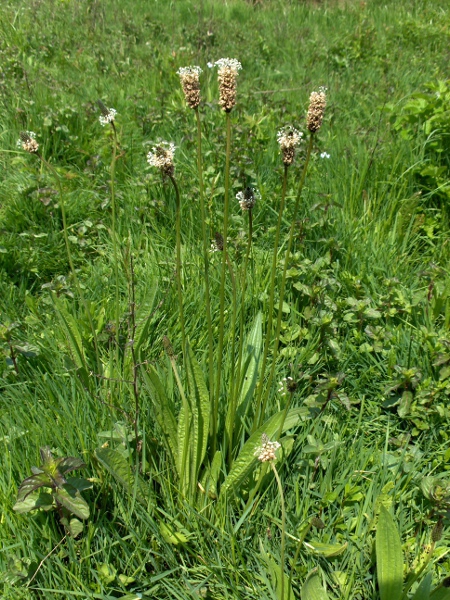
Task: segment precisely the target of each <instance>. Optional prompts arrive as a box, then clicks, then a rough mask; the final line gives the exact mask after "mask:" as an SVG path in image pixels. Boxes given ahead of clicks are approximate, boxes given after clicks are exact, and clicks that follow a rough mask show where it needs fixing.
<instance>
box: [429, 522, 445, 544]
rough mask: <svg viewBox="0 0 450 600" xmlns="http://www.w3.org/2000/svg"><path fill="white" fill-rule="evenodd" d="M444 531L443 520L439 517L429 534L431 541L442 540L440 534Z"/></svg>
mask: <svg viewBox="0 0 450 600" xmlns="http://www.w3.org/2000/svg"><path fill="white" fill-rule="evenodd" d="M443 531H444V519H443V518H442V517H439V519H438V522H437V523H436V525H435V526H434V527H433V531H432V532H431V541H432V542H438V541H439V540H440V539H441V538H442V532H443Z"/></svg>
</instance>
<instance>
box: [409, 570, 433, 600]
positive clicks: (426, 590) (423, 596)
mask: <svg viewBox="0 0 450 600" xmlns="http://www.w3.org/2000/svg"><path fill="white" fill-rule="evenodd" d="M431 580H432V576H431V573H428V574H427V575H426V576H425V577H424V578H423V579H422V581H421V583H420V585H419V587H418V588H417V590H416V592H415V594H414V596H413V597H412V598H411V600H430V593H431Z"/></svg>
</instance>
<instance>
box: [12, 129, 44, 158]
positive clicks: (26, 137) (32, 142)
mask: <svg viewBox="0 0 450 600" xmlns="http://www.w3.org/2000/svg"><path fill="white" fill-rule="evenodd" d="M17 147H18V148H22V150H25V152H29V153H30V154H35V153H36V152H37V151H38V149H39V144H38V143H37V141H36V134H35V133H34V131H21V132H20V137H19V139H18V140H17Z"/></svg>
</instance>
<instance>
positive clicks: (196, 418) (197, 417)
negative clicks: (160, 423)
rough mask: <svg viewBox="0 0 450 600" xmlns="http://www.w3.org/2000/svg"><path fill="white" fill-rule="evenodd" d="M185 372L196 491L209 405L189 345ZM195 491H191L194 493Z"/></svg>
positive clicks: (207, 424) (200, 371)
mask: <svg viewBox="0 0 450 600" xmlns="http://www.w3.org/2000/svg"><path fill="white" fill-rule="evenodd" d="M186 371H187V377H188V382H189V396H190V406H191V410H192V432H191V439H190V442H191V452H192V456H193V457H194V460H193V462H192V479H191V483H192V485H193V486H194V487H195V489H196V488H197V479H198V474H199V471H200V467H201V465H202V463H203V459H204V458H205V455H206V447H207V444H208V434H209V417H210V414H211V405H210V400H209V394H208V389H207V387H206V383H205V379H204V377H203V373H202V370H201V368H200V365H199V364H198V362H197V360H196V358H195V356H194V353H193V352H192V349H191V347H190V345H189V343H187V344H186ZM195 489H193V490H192V491H195Z"/></svg>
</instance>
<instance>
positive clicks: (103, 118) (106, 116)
mask: <svg viewBox="0 0 450 600" xmlns="http://www.w3.org/2000/svg"><path fill="white" fill-rule="evenodd" d="M97 105H98V107H99V108H100V112H101V113H102V114H101V115H100V117H99V121H100V124H101V125H102V127H105V126H106V125H111V129H112V132H113V136H114V142H113V147H112V156H111V166H110V169H109V172H110V176H111V180H110V189H111V238H112V244H113V256H114V279H115V317H114V319H115V341H116V360H117V362H118V360H119V351H120V286H119V253H118V249H117V216H116V185H115V184H116V163H117V130H116V125H115V122H114V121H115V118H116V114H117V111H116V110H115V109H114V108H107V107H106V106H105V105H104V104H103V102H102V101H101V100H97Z"/></svg>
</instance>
